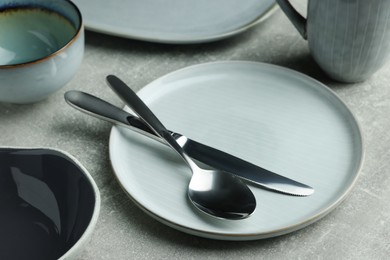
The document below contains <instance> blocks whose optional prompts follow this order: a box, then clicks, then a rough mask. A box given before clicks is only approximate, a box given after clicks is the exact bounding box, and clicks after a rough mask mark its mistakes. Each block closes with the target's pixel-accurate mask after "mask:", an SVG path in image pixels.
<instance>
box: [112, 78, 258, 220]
mask: <svg viewBox="0 0 390 260" xmlns="http://www.w3.org/2000/svg"><path fill="white" fill-rule="evenodd" d="M107 81H108V83H109V85H110V86H111V88H112V89H113V90H114V92H116V94H117V95H118V96H119V97H120V98H122V100H123V101H124V102H125V103H126V104H127V105H128V106H130V107H131V108H132V109H133V111H134V112H135V113H136V114H137V115H138V116H139V117H140V118H141V119H142V120H143V121H144V122H145V123H146V124H147V125H148V126H149V127H150V128H151V129H152V130H153V131H154V132H155V133H156V134H157V135H158V136H160V137H161V138H162V139H163V140H165V142H166V143H167V144H168V145H169V146H170V147H171V148H172V149H174V150H175V151H176V152H177V153H178V154H179V155H180V156H181V157H182V158H183V159H184V161H185V162H186V163H187V164H188V166H189V167H190V168H191V171H192V177H191V181H190V183H189V186H188V192H187V193H188V197H189V199H190V201H191V202H192V204H193V205H194V206H195V207H196V208H197V209H199V210H201V211H202V212H204V213H206V214H208V215H211V216H214V217H217V218H223V219H231V220H238V219H244V218H247V217H249V216H250V215H251V214H252V213H253V212H254V211H255V208H256V199H255V197H254V195H253V193H252V192H251V190H250V189H249V188H248V186H246V185H245V184H244V183H243V182H242V181H241V180H240V179H239V178H237V177H235V176H234V175H233V174H231V173H228V172H224V171H220V170H206V169H203V168H200V167H199V166H198V165H197V164H196V163H195V162H194V161H193V160H192V159H191V158H190V157H189V156H188V155H187V154H186V152H185V151H184V149H183V147H184V146H185V145H186V142H187V140H188V139H187V137H185V136H182V137H181V138H179V139H177V140H175V139H174V138H173V137H172V135H171V132H170V131H169V130H168V129H167V128H165V126H164V125H163V124H162V123H161V122H160V121H159V120H158V118H157V117H156V116H155V115H154V114H153V112H152V111H151V110H150V109H149V108H148V107H147V106H146V105H145V104H144V103H143V101H142V100H141V99H140V98H139V97H138V96H137V95H136V93H134V92H133V91H132V90H131V89H130V88H129V87H128V86H127V85H126V84H125V83H124V82H122V81H121V80H120V79H118V78H117V77H115V76H112V75H110V76H108V77H107Z"/></svg>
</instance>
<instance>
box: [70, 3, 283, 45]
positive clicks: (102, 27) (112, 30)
mask: <svg viewBox="0 0 390 260" xmlns="http://www.w3.org/2000/svg"><path fill="white" fill-rule="evenodd" d="M73 1H75V2H76V0H73ZM277 9H279V5H278V4H277V3H276V1H275V0H274V3H273V4H272V5H271V6H270V7H269V8H267V9H266V10H265V11H264V12H263V13H261V14H259V15H258V16H257V17H256V18H255V19H253V20H252V21H250V22H248V23H247V24H244V25H242V26H240V27H238V28H236V29H234V30H231V31H229V32H224V33H219V34H216V35H213V36H202V37H195V38H181V39H179V38H177V39H169V37H150V36H142V35H140V34H136V35H134V34H130V33H126V32H124V31H123V30H120V28H118V27H115V26H112V25H107V24H103V23H95V22H92V21H90V20H89V19H87V18H86V17H85V16H83V24H84V27H85V28H86V29H87V30H89V31H91V32H96V33H101V34H106V35H110V36H115V37H121V38H126V39H132V40H138V41H146V42H153V43H165V44H197V43H208V42H213V41H218V40H222V39H226V38H228V37H231V36H234V35H237V34H239V33H242V32H244V31H246V30H248V29H250V28H252V27H254V26H255V25H257V24H259V23H261V22H263V21H265V20H266V19H268V18H269V17H270V16H272V15H273V14H274V13H275V11H276V10H277Z"/></svg>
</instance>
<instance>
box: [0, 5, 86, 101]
mask: <svg viewBox="0 0 390 260" xmlns="http://www.w3.org/2000/svg"><path fill="white" fill-rule="evenodd" d="M0 32H1V35H6V36H7V37H0V102H6V103H32V102H37V101H40V100H42V99H45V98H47V97H48V96H49V95H50V94H52V93H53V92H55V91H57V90H59V89H60V88H61V87H63V86H64V85H65V84H66V83H68V82H69V81H70V80H71V79H72V78H73V76H74V75H75V73H76V71H77V69H78V68H79V66H80V64H81V61H82V58H83V54H84V28H83V22H82V17H81V13H80V11H79V9H78V8H77V6H76V5H75V4H73V3H72V2H70V1H67V0H0Z"/></svg>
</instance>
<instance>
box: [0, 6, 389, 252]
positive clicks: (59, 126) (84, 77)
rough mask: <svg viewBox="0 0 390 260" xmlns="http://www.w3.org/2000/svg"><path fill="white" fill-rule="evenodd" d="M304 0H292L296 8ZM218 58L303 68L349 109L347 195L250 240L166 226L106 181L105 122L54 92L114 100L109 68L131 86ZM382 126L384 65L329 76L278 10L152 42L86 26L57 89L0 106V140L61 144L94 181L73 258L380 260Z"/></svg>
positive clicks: (385, 165)
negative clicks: (354, 143)
mask: <svg viewBox="0 0 390 260" xmlns="http://www.w3.org/2000/svg"><path fill="white" fill-rule="evenodd" d="M295 2H299V1H295ZM304 2H305V1H304ZM304 2H302V3H297V4H298V6H299V7H301V8H302V10H303V9H304V5H305V3H304ZM220 60H249V61H258V62H266V63H271V64H277V65H281V66H285V67H288V68H292V69H294V70H297V71H300V72H303V73H305V74H307V75H309V76H311V77H313V78H315V79H317V80H319V81H321V82H323V83H325V84H326V85H327V86H329V87H330V88H331V89H333V90H334V91H335V92H336V93H337V94H338V95H339V96H340V97H341V98H342V99H343V100H344V101H345V102H346V104H347V105H348V106H349V107H350V109H351V110H352V111H353V113H354V114H355V115H356V117H357V120H358V121H359V123H360V125H361V127H362V130H363V134H364V139H365V154H366V155H365V162H364V165H363V168H362V172H361V175H360V178H359V180H358V182H357V184H356V186H355V187H354V189H353V190H352V192H351V194H350V196H348V198H347V199H346V200H345V201H344V202H343V203H342V204H341V205H340V206H339V207H338V208H336V209H335V210H334V211H333V212H331V213H330V214H329V215H327V216H326V217H324V218H323V219H321V220H320V221H318V222H316V223H314V224H312V225H310V226H308V227H306V228H304V229H302V230H299V231H296V232H293V233H291V234H288V235H284V236H281V237H276V238H271V239H265V240H257V241H250V242H226V241H225V242H224V241H214V240H209V239H204V238H199V237H195V236H191V235H188V234H185V233H182V232H179V231H176V230H174V229H172V228H169V227H167V226H165V225H163V224H161V223H160V222H158V221H156V220H154V219H153V218H151V217H149V216H148V215H147V214H145V213H144V212H143V211H142V210H140V209H139V208H138V207H137V206H136V205H135V204H134V203H133V202H132V201H131V200H130V199H129V198H128V197H127V196H126V195H125V193H124V192H123V191H122V189H121V188H120V186H119V184H118V182H117V180H116V179H115V178H114V173H113V170H112V168H111V165H110V161H109V152H108V143H109V134H110V129H111V125H110V124H109V123H106V122H103V121H100V120H98V119H95V118H92V117H89V116H87V115H85V114H82V113H80V112H78V111H76V110H75V109H73V108H71V107H70V106H68V105H67V104H66V103H65V101H64V98H63V95H64V93H65V92H66V91H68V90H73V89H76V90H82V91H85V92H89V93H92V94H94V95H97V96H99V97H101V98H103V99H106V100H108V101H109V102H112V103H114V104H116V105H118V106H122V105H123V104H122V102H121V101H120V100H119V99H118V98H117V97H116V96H115V94H114V93H113V92H112V91H111V90H110V89H109V88H108V87H107V86H106V83H105V76H106V75H108V74H116V75H118V76H120V77H121V78H123V79H124V80H125V81H127V82H131V86H132V87H133V88H134V89H135V90H139V89H141V88H142V87H143V86H145V85H146V84H147V83H149V82H150V81H152V80H154V79H156V78H158V77H160V76H162V75H164V74H166V73H169V72H172V71H175V70H177V69H180V68H183V67H186V66H189V65H194V64H199V63H204V62H210V61H220ZM389 129H390V63H388V64H387V65H386V66H385V67H383V69H382V70H380V71H379V72H378V73H376V74H375V75H374V76H373V77H372V78H371V79H369V80H367V81H366V82H363V83H358V84H341V83H338V82H335V81H332V80H331V79H329V78H328V77H327V76H326V75H324V73H323V72H321V70H320V69H319V68H318V66H317V65H316V64H315V63H314V61H313V60H312V58H311V57H310V54H309V50H308V46H307V42H305V41H304V40H303V39H301V37H300V36H299V35H298V32H297V31H296V30H295V29H294V28H293V26H292V25H291V24H290V22H289V21H288V20H287V18H286V17H285V16H284V15H283V13H282V12H281V11H280V10H279V9H278V10H277V11H276V12H275V13H274V14H273V15H272V16H271V17H270V18H269V19H267V20H266V21H265V22H263V23H261V24H259V25H257V26H255V27H254V28H252V29H250V30H249V31H247V32H244V33H242V34H240V35H237V36H235V37H232V38H229V39H226V40H222V41H219V42H214V43H206V44H196V45H164V44H154V43H145V42H140V41H133V40H129V39H122V38H117V37H111V36H106V35H103V34H97V33H92V32H87V33H86V49H85V57H84V60H83V63H82V65H81V68H80V70H79V72H78V73H77V75H76V76H75V77H74V78H73V80H72V81H71V82H69V83H68V84H67V85H66V86H65V87H64V88H63V89H61V90H60V91H58V92H57V93H55V94H53V95H52V96H51V97H50V98H48V99H46V100H44V101H42V102H39V103H36V104H30V105H9V104H0V133H1V135H0V145H1V146H13V147H14V146H17V147H54V148H57V149H61V150H64V151H66V152H68V153H70V154H72V155H73V156H75V157H76V158H77V159H78V160H79V161H80V162H81V163H82V164H83V165H84V166H85V167H86V168H87V169H88V171H89V172H90V173H91V175H92V176H93V178H94V179H95V181H96V183H97V185H98V187H99V189H100V192H101V200H102V204H101V213H100V217H99V220H98V223H97V226H96V229H95V231H94V233H93V236H92V239H91V241H90V243H89V244H88V245H87V246H86V247H85V249H84V251H83V252H82V254H81V259H222V258H224V259H388V257H389V254H390V203H389V198H390V170H389V169H390V132H389Z"/></svg>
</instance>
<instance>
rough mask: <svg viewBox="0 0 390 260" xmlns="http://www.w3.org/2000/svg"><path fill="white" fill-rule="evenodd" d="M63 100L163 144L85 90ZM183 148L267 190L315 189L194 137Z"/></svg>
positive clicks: (294, 192) (307, 192)
mask: <svg viewBox="0 0 390 260" xmlns="http://www.w3.org/2000/svg"><path fill="white" fill-rule="evenodd" d="M65 100H66V102H67V103H68V104H69V105H70V106H72V107H73V108H76V109H78V110H79V111H81V112H84V113H86V114H88V115H91V116H94V117H96V118H99V119H102V120H105V121H108V122H111V123H114V124H117V125H121V126H125V127H127V128H130V129H132V130H133V131H136V132H138V133H140V134H142V135H145V136H147V137H150V138H152V139H154V140H156V141H159V142H161V143H163V144H165V142H164V141H163V140H162V139H160V138H159V137H157V136H156V135H155V134H154V132H153V131H152V130H151V129H150V128H149V127H148V126H146V125H145V124H144V123H143V121H142V120H141V119H139V118H138V117H137V116H134V115H132V114H130V113H128V112H126V111H124V110H123V109H121V108H118V107H116V106H114V105H112V104H110V103H108V102H106V101H104V100H102V99H100V98H98V97H95V96H93V95H90V94H88V93H85V92H81V91H76V90H72V91H68V92H66V93H65ZM171 134H172V136H173V137H174V138H175V139H178V138H180V137H181V136H182V135H181V134H179V133H176V132H171ZM184 150H185V151H186V153H187V154H188V155H189V156H191V157H192V158H193V159H195V160H197V161H199V162H202V163H205V164H207V165H209V166H211V167H213V168H217V169H220V170H223V171H227V172H230V173H233V174H235V175H236V176H238V177H240V178H242V179H243V180H246V181H248V182H250V183H253V184H255V185H258V186H260V187H263V188H265V189H267V190H270V191H275V192H279V193H283V194H288V195H294V196H309V195H311V194H313V192H314V189H313V188H312V187H310V186H308V185H306V184H303V183H300V182H298V181H295V180H292V179H289V178H287V177H284V176H282V175H279V174H276V173H274V172H271V171H269V170H267V169H264V168H261V167H259V166H257V165H255V164H252V163H250V162H247V161H245V160H242V159H240V158H238V157H235V156H233V155H231V154H228V153H226V152H223V151H220V150H218V149H215V148H213V147H210V146H207V145H205V144H202V143H199V142H197V141H195V140H191V139H188V141H187V145H186V146H185V147H184Z"/></svg>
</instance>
